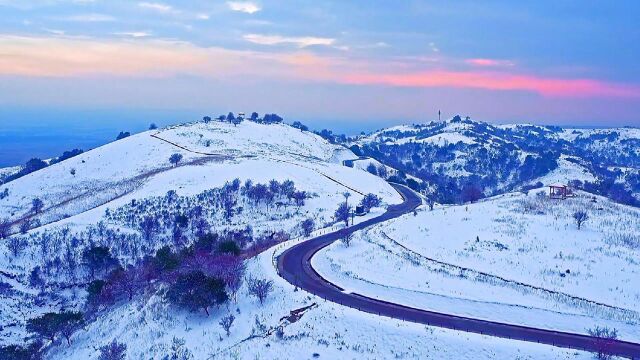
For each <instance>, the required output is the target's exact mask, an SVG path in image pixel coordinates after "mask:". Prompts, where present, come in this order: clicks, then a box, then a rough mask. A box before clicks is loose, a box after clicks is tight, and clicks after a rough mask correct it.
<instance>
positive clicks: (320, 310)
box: [47, 251, 592, 360]
mask: <svg viewBox="0 0 640 360" xmlns="http://www.w3.org/2000/svg"><path fill="white" fill-rule="evenodd" d="M248 266H249V269H248V270H249V272H250V273H252V274H259V275H260V276H261V277H264V278H267V279H271V280H273V281H274V285H275V288H274V292H273V293H272V294H271V296H270V297H269V298H268V299H267V301H266V303H265V304H264V306H260V305H258V303H257V301H256V300H255V299H254V298H250V297H249V296H248V295H247V294H246V289H242V290H241V293H240V294H239V295H238V301H237V302H232V303H229V304H228V305H226V306H223V307H221V308H219V309H216V310H215V311H213V312H212V314H211V316H210V317H207V316H206V315H204V313H186V312H182V311H177V310H176V309H173V308H171V307H170V306H167V305H166V303H165V302H163V301H161V299H160V297H159V295H158V294H151V295H149V296H145V297H142V298H140V299H136V300H135V301H134V302H132V303H128V304H122V305H120V306H118V307H117V308H116V309H114V310H112V311H110V312H109V313H108V314H106V315H104V316H101V317H99V318H98V320H97V321H95V322H93V323H91V324H90V325H88V326H87V328H86V330H85V331H79V332H77V333H76V334H74V336H73V337H72V339H71V341H72V343H71V346H70V347H67V346H66V345H61V346H57V347H55V348H53V349H52V350H51V351H50V352H49V353H48V354H47V356H48V358H50V359H65V360H66V359H96V358H97V357H98V351H97V349H98V348H99V347H100V346H103V345H105V344H107V343H109V342H111V341H113V340H116V341H121V342H122V341H125V342H126V344H127V354H128V356H129V357H130V358H134V359H137V358H159V357H162V355H164V354H167V353H169V348H170V346H171V343H172V339H173V338H174V337H176V338H179V339H183V340H184V341H185V345H184V347H185V348H187V349H188V350H189V351H190V352H191V353H192V354H193V356H194V358H195V359H204V358H210V357H214V358H222V359H227V358H239V359H253V358H257V357H259V358H260V359H313V358H315V356H314V354H317V355H318V357H319V358H321V359H343V358H357V359H381V358H401V359H429V358H434V359H460V360H467V359H468V360H471V359H473V360H477V359H496V358H500V359H515V358H519V359H549V358H553V359H585V360H586V359H591V357H592V355H591V354H588V353H584V352H577V351H573V350H565V349H559V348H554V347H551V346H546V345H539V344H530V343H523V342H519V341H510V340H506V339H497V338H491V337H488V336H484V335H478V334H469V333H463V332H458V331H453V330H447V329H439V328H433V327H429V326H423V325H419V324H414V323H409V322H404V321H401V320H395V319H389V318H384V317H378V316H375V315H371V314H366V313H362V312H359V311H357V310H355V309H350V308H346V307H342V306H340V305H337V304H334V303H331V302H326V301H324V300H322V299H320V298H317V297H315V296H312V295H309V294H308V293H305V292H304V291H296V290H295V289H294V287H293V286H291V285H290V284H289V283H287V282H286V281H285V280H283V279H282V278H280V277H279V276H278V275H277V273H276V271H275V268H274V266H273V259H272V252H271V251H267V252H264V253H262V254H261V255H259V256H258V257H257V258H255V259H253V260H250V261H249V262H248ZM314 304H315V307H312V308H311V309H309V310H307V311H306V312H304V314H303V315H302V317H301V319H300V320H298V321H296V322H294V323H289V322H287V321H283V320H282V318H283V317H285V316H288V315H289V312H290V311H292V310H295V309H301V308H303V307H307V306H313V305H314ZM229 313H232V314H233V315H234V316H235V317H236V319H235V321H234V324H233V326H232V327H231V335H230V336H229V337H227V336H226V334H225V333H224V331H223V330H222V328H221V327H220V325H218V322H219V321H220V319H221V318H222V317H223V316H225V315H226V314H229ZM256 319H258V320H259V321H260V323H262V324H264V326H265V329H266V331H260V330H259V329H258V326H256ZM280 325H282V326H283V330H282V333H281V336H278V335H277V334H276V331H274V329H275V328H276V327H278V326H280ZM266 334H268V335H266Z"/></svg>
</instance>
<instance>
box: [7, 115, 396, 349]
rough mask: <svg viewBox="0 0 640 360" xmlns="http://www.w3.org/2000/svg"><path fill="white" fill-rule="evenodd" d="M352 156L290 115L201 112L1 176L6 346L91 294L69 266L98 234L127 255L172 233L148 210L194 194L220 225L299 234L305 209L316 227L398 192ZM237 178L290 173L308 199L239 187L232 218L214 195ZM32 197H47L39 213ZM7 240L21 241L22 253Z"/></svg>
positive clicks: (257, 180)
mask: <svg viewBox="0 0 640 360" xmlns="http://www.w3.org/2000/svg"><path fill="white" fill-rule="evenodd" d="M176 153H178V154H181V155H182V156H183V157H182V160H181V161H180V162H179V163H178V164H177V166H175V165H173V164H171V163H170V162H169V158H170V156H171V155H173V154H176ZM349 158H351V159H353V158H356V156H355V155H353V154H352V153H351V152H350V151H349V150H347V149H345V148H344V147H342V146H338V145H332V144H329V143H328V142H326V141H325V140H323V139H322V138H320V137H318V136H316V135H313V134H311V133H308V132H301V131H300V130H297V129H294V128H292V127H289V126H287V125H282V124H272V125H262V124H257V123H253V122H243V123H241V124H239V125H237V126H234V125H232V124H229V123H221V122H213V123H209V124H203V123H194V124H187V125H181V126H176V127H172V128H167V129H162V130H159V131H148V132H143V133H140V134H136V135H133V136H130V137H127V138H125V139H122V140H119V141H115V142H112V143H110V144H107V145H104V146H102V147H99V148H97V149H94V150H91V151H88V152H86V153H83V154H81V155H78V156H75V157H73V158H71V159H68V160H65V161H63V162H60V163H57V164H54V165H52V166H49V167H47V168H44V169H42V170H39V171H36V172H34V173H31V174H29V175H27V176H24V177H22V178H19V179H17V180H15V181H12V182H10V183H7V184H5V185H3V186H2V187H0V191H2V190H4V189H5V188H6V189H8V193H9V196H7V197H6V198H4V199H0V220H2V219H8V220H9V221H10V222H11V223H12V224H13V225H12V227H11V232H12V233H13V234H14V235H13V236H12V237H11V239H13V240H11V239H9V240H3V241H2V245H0V282H3V283H6V284H9V285H10V287H11V290H10V291H9V292H8V293H7V294H8V295H7V296H5V297H3V298H2V300H0V345H2V344H7V343H19V342H21V341H22V340H21V339H23V338H24V337H25V336H27V333H26V332H25V329H24V324H25V321H26V320H27V319H29V318H32V317H34V316H37V315H38V314H41V313H43V312H46V311H52V310H54V311H55V310H58V311H59V310H60V309H61V308H67V309H69V308H71V309H73V308H78V307H79V306H80V304H82V303H83V301H84V297H85V292H84V290H83V288H84V283H85V281H86V280H85V278H86V276H87V273H86V270H85V269H84V268H83V267H80V268H77V269H75V270H73V271H72V270H70V268H68V266H69V264H74V263H75V264H82V262H83V259H82V251H83V250H84V249H86V248H87V247H88V246H89V245H90V244H95V243H96V240H97V242H98V244H104V245H106V246H108V247H110V248H111V251H112V253H115V254H116V255H118V257H119V258H120V261H121V262H123V263H133V262H135V261H136V259H139V258H141V257H142V256H144V255H147V254H150V253H153V252H154V251H155V249H157V248H159V247H161V246H163V245H167V244H175V239H173V240H172V236H173V235H172V234H171V232H170V231H169V232H168V233H165V232H160V233H159V234H158V235H157V236H156V238H155V239H154V241H153V242H152V243H148V242H147V241H142V239H141V238H140V236H141V235H140V234H141V228H140V226H139V224H140V223H141V222H142V220H143V219H144V217H145V216H147V215H153V216H156V217H164V218H166V217H167V215H166V214H165V213H166V212H167V211H169V219H173V218H172V216H174V215H173V214H177V215H179V214H182V213H187V212H189V211H192V210H194V208H195V207H196V205H197V207H198V208H200V209H201V210H200V211H204V214H205V215H204V218H205V221H207V224H208V225H209V226H211V227H212V228H213V229H215V231H218V232H220V231H225V229H244V228H246V227H247V226H248V225H249V226H250V227H251V233H252V234H253V236H254V237H255V238H259V237H261V236H263V234H267V235H268V234H272V233H273V232H274V231H284V232H285V233H287V234H289V235H290V236H297V235H298V234H299V233H300V231H301V230H300V227H299V224H300V223H301V222H302V221H303V220H304V219H307V218H311V219H313V220H314V222H315V224H316V227H323V226H325V225H327V224H330V223H333V222H334V219H333V214H334V210H335V209H336V208H337V206H338V204H340V203H341V202H343V201H344V193H345V192H348V193H350V194H351V197H350V201H353V202H358V201H360V199H361V198H362V197H363V195H364V194H367V193H374V194H376V195H378V196H380V197H381V198H382V200H383V202H384V203H386V204H393V203H398V202H400V201H401V198H400V196H399V195H398V194H397V192H395V190H393V188H392V187H391V186H389V185H388V184H387V183H386V182H385V181H384V180H382V179H381V178H379V177H376V176H374V175H372V174H369V173H368V172H366V171H363V170H360V169H357V168H349V167H346V166H344V165H343V164H342V161H343V160H345V159H349ZM234 179H238V180H239V182H238V184H239V185H241V186H245V185H246V184H247V181H248V180H250V181H251V182H252V183H253V184H267V185H269V182H270V181H271V180H276V181H278V182H279V183H284V182H285V181H287V180H290V181H292V182H293V184H295V185H294V186H295V189H296V191H301V192H304V193H305V194H306V199H305V200H304V201H303V204H302V205H300V204H298V205H294V204H293V202H292V200H291V199H289V200H287V199H286V198H285V199H282V200H278V201H279V202H278V203H276V204H275V205H271V206H265V205H260V204H258V205H255V204H253V203H252V202H249V201H248V200H246V199H244V198H242V197H239V198H238V200H237V204H235V205H233V206H234V208H233V211H232V216H231V217H230V218H227V217H225V216H224V213H223V211H222V210H221V209H220V208H219V207H217V205H216V204H214V203H211V201H214V200H209V199H215V197H211V196H214V195H215V194H216V192H217V191H220V190H219V189H221V188H223V187H225V184H227V186H233V185H230V184H231V182H232V181H234ZM170 191H171V192H170ZM173 191H175V193H173ZM212 191H213V192H212ZM236 191H237V192H238V193H240V190H239V189H238V190H236ZM211 194H213V195H211ZM238 196H240V195H238ZM35 198H38V199H40V200H42V202H43V203H44V206H43V208H42V210H40V211H38V212H36V211H34V210H33V209H32V204H33V199H35ZM281 202H282V203H281ZM141 206H145V207H146V210H144V211H145V213H140V207H141ZM159 206H162V207H163V208H162V209H159V208H158V207H159ZM187 206H188V208H187ZM171 221H173V220H171ZM25 224H27V227H25V226H24V225H25ZM28 228H30V230H29V231H28V232H27V233H26V234H24V235H22V234H20V233H19V232H20V231H26V230H28ZM194 231H195V230H194ZM95 234H103V235H99V236H98V239H96V237H95V236H96V235H95ZM188 238H191V239H192V235H190V236H189V237H188ZM10 240H11V241H10ZM14 240H15V241H14ZM180 241H186V242H187V243H188V242H189V241H191V240H188V239H187V240H180ZM10 243H16V244H18V245H16V247H15V248H16V249H17V250H16V251H15V253H14V251H13V247H12V246H10V245H9V244H10ZM36 267H39V268H40V269H42V270H43V277H44V278H45V285H44V288H42V289H40V288H38V287H34V285H33V281H30V274H31V273H32V271H33V270H34V268H36ZM70 271H72V272H73V276H71V275H69V272H70ZM68 288H71V289H73V291H72V292H69V291H66V290H63V289H68Z"/></svg>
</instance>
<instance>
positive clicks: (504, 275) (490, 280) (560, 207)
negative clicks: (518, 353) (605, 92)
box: [313, 189, 640, 342]
mask: <svg viewBox="0 0 640 360" xmlns="http://www.w3.org/2000/svg"><path fill="white" fill-rule="evenodd" d="M540 193H541V194H540ZM578 210H584V211H586V212H587V213H588V214H589V217H590V218H589V220H588V221H587V222H586V223H585V224H583V225H582V229H579V230H578V229H577V226H576V223H575V220H574V219H573V214H574V213H575V212H576V211H578ZM638 224H640V210H638V209H635V208H633V207H629V206H624V205H619V204H615V203H613V202H611V201H609V200H607V199H605V198H603V197H598V196H593V195H591V194H587V193H582V192H580V193H578V197H576V198H570V199H567V200H552V199H549V198H548V196H547V195H546V190H545V189H539V190H532V191H530V192H529V194H528V195H525V194H522V193H512V194H506V195H502V196H499V197H497V198H492V199H487V200H486V201H482V202H479V203H476V204H470V205H463V206H445V207H437V208H436V209H434V210H433V211H429V210H428V209H424V210H423V211H420V212H418V214H417V215H416V216H413V215H405V216H404V217H402V218H398V219H395V220H392V221H390V222H388V223H385V224H380V225H378V226H376V227H374V228H372V229H370V230H368V231H366V232H363V233H362V234H360V236H358V237H356V239H355V240H354V241H353V242H352V245H351V246H350V247H348V248H346V247H345V246H344V245H343V244H337V243H336V244H333V245H332V246H331V247H329V248H327V249H325V250H323V251H321V252H320V253H319V254H318V256H317V257H316V258H314V263H313V265H314V267H315V269H316V270H317V271H318V272H319V273H320V274H321V275H322V276H324V277H325V278H327V279H329V280H330V281H332V282H334V283H335V284H337V285H338V286H340V287H342V288H345V289H347V291H354V292H357V293H359V294H363V295H366V296H372V297H376V298H380V299H384V300H387V301H392V302H397V303H402V304H405V305H408V306H413V307H418V308H424V309H429V310H435V311H440V312H445V313H455V314H459V315H463V316H471V317H477V318H482V319H490V320H496V321H503V322H507V323H513V324H521V325H527V326H533V327H541V328H548V329H556V330H562V331H570V332H577V333H586V331H587V329H592V328H595V327H596V326H607V327H609V328H615V329H617V330H618V333H619V335H620V337H621V338H623V339H626V340H630V341H634V342H637V341H639V340H640V331H639V329H640V327H638V325H639V324H640V307H639V306H638V300H639V299H640V288H638V287H637V286H636V285H635V284H638V283H640V270H639V269H638V264H639V263H640V228H639V227H638ZM354 259H357V261H354Z"/></svg>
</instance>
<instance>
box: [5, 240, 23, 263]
mask: <svg viewBox="0 0 640 360" xmlns="http://www.w3.org/2000/svg"><path fill="white" fill-rule="evenodd" d="M7 248H9V251H11V255H13V257H14V258H15V257H18V254H20V251H22V249H23V248H24V242H23V241H22V239H20V238H18V237H15V236H14V237H12V238H10V239H9V241H7Z"/></svg>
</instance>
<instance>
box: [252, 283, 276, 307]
mask: <svg viewBox="0 0 640 360" xmlns="http://www.w3.org/2000/svg"><path fill="white" fill-rule="evenodd" d="M247 287H248V289H249V294H251V295H253V296H255V297H257V298H258V300H259V301H260V305H263V304H264V301H265V300H266V299H267V296H269V294H270V293H271V292H272V291H273V281H271V280H264V279H254V278H249V280H247Z"/></svg>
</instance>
